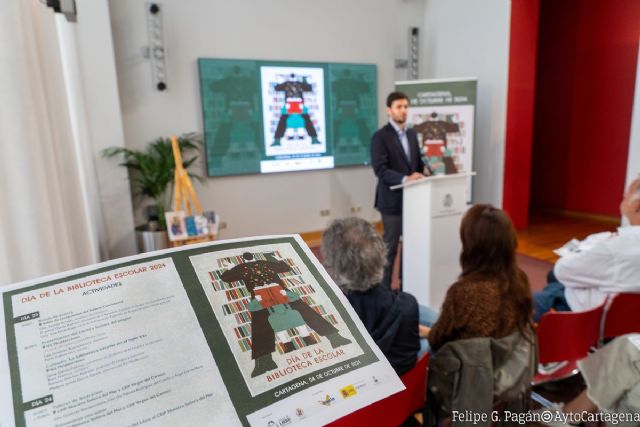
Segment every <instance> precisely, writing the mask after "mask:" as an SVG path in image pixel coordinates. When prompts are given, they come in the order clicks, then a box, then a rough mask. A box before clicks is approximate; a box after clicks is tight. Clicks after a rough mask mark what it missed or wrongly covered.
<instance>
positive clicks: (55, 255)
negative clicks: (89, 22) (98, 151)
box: [0, 0, 101, 285]
mask: <svg viewBox="0 0 640 427" xmlns="http://www.w3.org/2000/svg"><path fill="white" fill-rule="evenodd" d="M60 52H61V46H60V37H59V32H58V28H57V26H56V17H55V16H54V13H53V11H52V10H51V9H49V8H47V7H45V6H44V5H43V4H41V3H40V2H39V0H17V1H16V0H11V1H2V2H0V285H6V284H9V283H13V282H17V281H22V280H26V279H30V278H35V277H39V276H42V275H46V274H51V273H55V272H59V271H63V270H66V269H70V268H74V267H78V266H82V265H86V264H91V263H95V262H97V261H99V259H100V248H99V244H98V243H97V242H98V240H99V239H98V238H97V232H96V230H98V229H99V228H100V226H99V222H100V221H101V219H100V218H99V217H98V218H96V217H95V210H92V209H90V205H91V203H93V202H92V200H91V198H90V197H88V192H89V191H90V189H88V188H87V179H86V175H87V174H86V172H87V171H88V170H91V164H87V163H86V162H85V161H83V160H82V159H83V158H86V156H84V155H83V153H81V152H79V149H80V148H79V147H80V144H78V141H77V138H78V135H75V139H74V132H73V127H72V123H71V118H70V114H69V97H68V90H67V87H66V86H65V70H64V67H63V61H62V59H61V53H60ZM67 77H68V76H67ZM92 212H94V214H93V215H92Z"/></svg>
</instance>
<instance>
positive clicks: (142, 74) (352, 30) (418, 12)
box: [110, 0, 424, 238]
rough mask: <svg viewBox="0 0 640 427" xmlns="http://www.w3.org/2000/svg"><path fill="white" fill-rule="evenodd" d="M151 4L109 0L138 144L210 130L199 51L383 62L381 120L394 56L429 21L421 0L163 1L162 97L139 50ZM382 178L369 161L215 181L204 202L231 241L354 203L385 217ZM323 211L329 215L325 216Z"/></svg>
mask: <svg viewBox="0 0 640 427" xmlns="http://www.w3.org/2000/svg"><path fill="white" fill-rule="evenodd" d="M146 2H147V0H110V9H111V16H112V30H113V36H114V45H115V55H116V64H117V71H118V81H119V90H120V100H121V104H122V117H123V123H124V132H125V140H126V144H127V146H129V147H135V148H142V147H144V146H145V144H146V143H148V142H149V141H151V140H152V139H154V138H155V137H157V136H161V135H171V134H173V133H181V132H188V131H198V132H201V131H202V118H201V116H202V112H201V107H200V94H199V83H198V76H197V67H196V60H197V59H198V58H200V57H209V58H243V59H272V60H300V61H327V62H362V63H375V64H377V66H378V98H379V103H378V104H379V120H380V123H381V124H382V123H383V122H384V121H385V120H386V119H385V115H384V108H383V99H384V97H385V96H386V94H387V93H388V92H389V91H390V90H392V88H393V82H394V81H395V80H396V78H397V76H396V70H395V69H394V60H395V59H396V57H399V58H401V57H404V56H406V39H407V31H408V29H407V28H408V27H409V26H410V25H415V23H416V22H418V23H420V22H421V16H422V10H423V6H424V4H423V2H422V1H421V0H420V1H417V0H349V1H344V0H343V1H338V0H326V1H319V2H318V1H304V0H273V1H264V0H239V1H228V0H224V1H223V0H188V1H185V0H163V1H161V2H160V3H161V4H162V5H163V7H164V28H165V43H166V48H167V67H168V72H167V74H168V91H167V92H165V93H160V92H154V91H153V90H152V87H151V78H150V74H151V73H150V66H149V63H148V62H147V61H146V60H145V59H144V58H142V56H141V48H142V47H143V46H145V45H146V44H147V38H146V21H145V14H144V5H145V3H146ZM416 16H417V18H416ZM402 17H407V21H408V20H409V19H410V20H411V22H406V23H405V22H404V18H402ZM399 21H400V22H399ZM397 49H399V52H396V50H397ZM202 175H203V176H204V175H206V174H205V172H204V167H203V168H202ZM375 183H376V181H375V177H374V175H373V172H372V170H371V168H370V167H352V168H341V169H337V170H332V171H313V172H297V173H283V174H276V175H261V176H259V175H252V176H239V177H228V178H209V179H207V185H205V186H200V185H197V188H196V190H197V192H198V194H199V196H200V198H201V199H202V202H203V206H205V207H206V208H209V209H215V210H216V211H217V212H219V213H220V214H221V216H222V218H223V221H226V222H227V224H228V228H227V229H226V230H224V231H223V232H222V237H224V238H230V237H238V236H248V235H255V234H266V233H285V232H303V231H312V230H321V229H323V228H324V227H325V225H326V223H327V221H328V220H329V219H331V218H337V217H342V216H347V215H350V208H351V207H352V206H360V207H361V208H362V211H361V212H360V216H362V217H363V218H365V219H368V220H377V219H378V218H379V216H378V214H377V212H376V211H375V210H374V209H373V199H374V187H375ZM322 209H330V210H331V216H330V217H321V216H320V210H322ZM138 220H139V221H141V219H140V217H138Z"/></svg>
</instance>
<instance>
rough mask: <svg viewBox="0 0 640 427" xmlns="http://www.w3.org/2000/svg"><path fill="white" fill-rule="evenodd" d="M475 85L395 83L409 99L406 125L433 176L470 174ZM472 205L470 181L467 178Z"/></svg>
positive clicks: (471, 81)
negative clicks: (417, 142)
mask: <svg viewBox="0 0 640 427" xmlns="http://www.w3.org/2000/svg"><path fill="white" fill-rule="evenodd" d="M477 86H478V81H477V80H476V79H475V78H467V79H434V80H412V81H405V82H396V84H395V87H396V90H399V91H401V92H404V93H405V94H406V95H407V96H408V97H409V117H408V118H407V121H408V123H409V125H410V126H412V127H413V129H414V130H415V131H416V133H417V135H418V141H419V143H420V147H421V149H422V158H423V160H424V162H425V164H428V165H429V167H430V168H431V170H432V171H433V173H434V174H436V175H443V174H454V173H462V172H473V141H474V126H475V109H476V93H477ZM468 188H469V194H468V197H467V200H468V201H469V202H470V201H471V177H469V187H468Z"/></svg>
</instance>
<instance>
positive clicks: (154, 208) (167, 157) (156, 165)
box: [102, 133, 202, 252]
mask: <svg viewBox="0 0 640 427" xmlns="http://www.w3.org/2000/svg"><path fill="white" fill-rule="evenodd" d="M178 145H179V146H180V151H181V153H182V159H183V162H182V164H183V166H184V168H185V169H186V170H187V171H188V170H189V167H190V166H192V165H193V163H194V162H195V161H196V160H197V158H198V152H199V149H200V146H201V145H202V138H201V136H200V135H198V134H196V133H188V134H184V135H181V136H180V137H178ZM102 154H103V155H104V156H105V157H107V158H112V157H120V158H121V159H122V160H123V162H122V163H120V165H121V166H124V167H126V168H127V169H128V171H129V179H130V180H131V189H132V191H133V195H134V197H136V198H137V199H139V200H142V201H145V200H149V199H150V200H151V201H152V203H151V204H148V205H147V207H146V216H147V223H146V224H143V225H140V226H138V227H136V237H137V241H138V250H139V251H141V252H147V251H150V250H157V249H163V248H166V247H167V246H168V238H167V227H166V223H165V218H164V213H165V211H166V210H167V209H168V208H169V206H170V199H171V195H172V193H173V180H174V175H175V161H174V158H173V149H172V147H171V138H163V137H160V138H157V139H155V140H154V141H153V142H151V143H150V144H149V145H148V146H147V147H146V149H145V150H144V151H141V150H134V149H130V148H124V147H110V148H107V149H105V150H104V151H103V152H102ZM189 176H190V177H191V178H192V179H196V180H199V181H200V180H201V179H200V177H199V176H197V175H195V174H192V173H189Z"/></svg>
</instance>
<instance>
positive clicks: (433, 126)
mask: <svg viewBox="0 0 640 427" xmlns="http://www.w3.org/2000/svg"><path fill="white" fill-rule="evenodd" d="M413 130H415V131H416V132H417V133H418V134H420V135H422V144H423V150H424V156H425V157H426V160H427V163H428V165H429V167H430V168H431V169H433V171H434V172H435V173H436V174H452V173H457V172H458V170H457V168H456V165H455V162H454V161H453V154H452V153H451V150H450V149H449V148H448V147H447V134H449V133H460V125H459V124H458V123H454V122H447V121H444V120H440V119H439V118H438V113H436V112H433V113H431V117H430V118H429V119H427V120H426V121H424V122H422V123H420V124H419V125H415V126H414V127H413Z"/></svg>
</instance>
